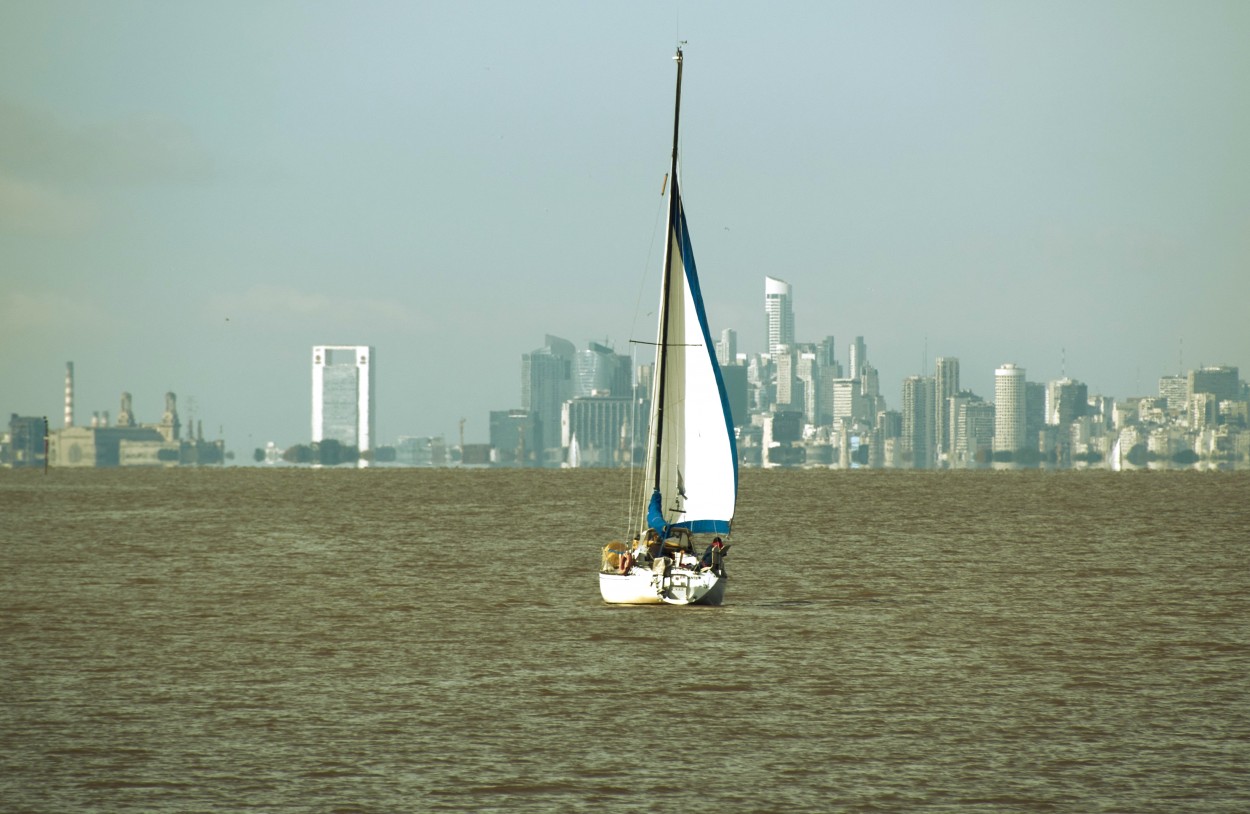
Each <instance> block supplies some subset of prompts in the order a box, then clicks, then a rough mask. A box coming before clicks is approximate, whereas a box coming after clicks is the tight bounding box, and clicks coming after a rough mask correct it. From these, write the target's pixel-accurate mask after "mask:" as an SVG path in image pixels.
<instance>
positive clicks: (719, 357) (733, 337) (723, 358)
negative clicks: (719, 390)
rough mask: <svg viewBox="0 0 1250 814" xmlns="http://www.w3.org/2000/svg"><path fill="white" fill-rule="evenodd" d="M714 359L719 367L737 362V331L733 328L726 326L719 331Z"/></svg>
mask: <svg viewBox="0 0 1250 814" xmlns="http://www.w3.org/2000/svg"><path fill="white" fill-rule="evenodd" d="M716 361H717V362H718V363H720V366H721V367H728V366H729V365H733V364H737V362H738V332H737V331H735V330H734V329H733V328H726V329H725V330H723V331H721V332H720V341H719V342H717V343H716Z"/></svg>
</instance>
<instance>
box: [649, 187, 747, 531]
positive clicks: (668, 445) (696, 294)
mask: <svg viewBox="0 0 1250 814" xmlns="http://www.w3.org/2000/svg"><path fill="white" fill-rule="evenodd" d="M674 169H675V168H674ZM669 195H670V196H671V197H670V202H669V227H668V233H669V241H668V246H667V247H666V248H665V252H666V257H665V262H664V267H665V277H666V279H665V283H664V285H663V287H662V293H661V302H660V309H661V310H660V313H661V318H660V327H659V338H658V340H657V343H656V344H657V347H658V350H659V353H658V354H657V364H656V370H655V383H654V386H653V388H652V391H651V394H652V398H653V399H656V400H657V403H656V404H655V405H654V406H653V418H652V426H651V444H650V449H651V453H650V454H651V458H652V460H651V467H652V468H651V469H650V470H649V471H650V472H651V473H653V474H654V480H653V481H652V483H651V488H652V494H651V499H650V501H649V511H648V516H647V524H648V525H649V526H650V527H652V528H655V529H656V530H657V531H661V532H665V533H667V531H668V529H670V528H686V529H689V530H690V531H692V532H694V533H705V532H706V533H718V534H725V533H728V532H729V526H730V522H731V521H732V520H733V515H734V501H735V499H736V498H737V493H738V454H737V446H736V444H735V442H734V428H733V419H732V418H731V416H730V412H729V401H728V399H727V398H726V395H725V383H724V381H723V379H722V378H721V372H720V365H719V364H718V363H717V361H716V353H715V346H714V345H713V344H712V337H711V333H710V332H709V330H708V326H707V316H706V315H705V313H704V310H703V296H702V294H701V293H700V291H699V277H698V275H697V274H696V272H695V263H694V251H693V249H692V248H691V245H690V233H689V231H688V230H687V227H686V213H685V211H684V210H683V208H682V203H681V192H680V188H679V186H678V183H677V178H676V173H675V172H674V174H673V180H672V182H671V186H670V188H669Z"/></svg>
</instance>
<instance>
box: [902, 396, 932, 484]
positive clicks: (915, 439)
mask: <svg viewBox="0 0 1250 814" xmlns="http://www.w3.org/2000/svg"><path fill="white" fill-rule="evenodd" d="M935 393H936V387H935V383H934V379H933V377H932V376H908V377H907V378H906V379H904V380H903V434H902V441H903V455H904V460H906V457H907V454H908V453H909V452H910V454H911V462H912V467H913V468H914V469H931V468H932V467H933V461H934V459H935V457H936V456H935V447H934V443H933V442H934V437H935V434H934V427H933V422H934V419H935V417H936V415H937V410H936V408H935V407H934V399H935Z"/></svg>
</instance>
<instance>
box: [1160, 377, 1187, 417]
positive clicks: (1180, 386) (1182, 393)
mask: <svg viewBox="0 0 1250 814" xmlns="http://www.w3.org/2000/svg"><path fill="white" fill-rule="evenodd" d="M1159 395H1160V396H1162V397H1164V398H1166V399H1167V400H1168V410H1170V411H1172V412H1173V413H1178V412H1182V411H1183V410H1184V409H1185V403H1186V402H1188V401H1189V377H1187V376H1161V377H1160V378H1159Z"/></svg>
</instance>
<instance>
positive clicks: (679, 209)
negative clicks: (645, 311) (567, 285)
mask: <svg viewBox="0 0 1250 814" xmlns="http://www.w3.org/2000/svg"><path fill="white" fill-rule="evenodd" d="M672 183H673V195H674V196H675V197H676V198H677V206H676V207H674V209H675V210H676V215H675V216H674V217H675V218H676V220H677V222H676V223H675V224H674V227H675V228H676V229H677V234H678V235H680V236H681V237H680V239H681V260H682V265H683V266H684V267H685V271H686V285H687V286H688V287H689V288H690V297H691V299H692V300H693V301H694V310H695V313H697V314H698V315H699V329H700V330H701V331H702V332H703V348H704V350H705V351H707V354H708V356H709V357H710V358H711V360H712V372H713V373H714V374H716V390H717V392H718V393H719V394H720V407H721V413H722V415H724V417H725V433H726V434H727V435H728V436H729V452H730V455H731V457H732V458H733V467H734V494H735V495H737V494H738V441H737V438H736V436H735V434H734V422H733V414H732V413H730V411H729V396H728V395H727V394H726V393H725V379H724V377H722V376H721V372H720V362H718V361H717V359H716V350H715V348H716V345H715V344H713V343H712V334H711V332H710V331H709V330H708V327H707V314H706V312H704V310H703V292H702V291H701V290H700V288H699V275H698V274H697V273H696V272H695V266H694V247H693V246H691V245H690V231H689V229H688V228H687V226H686V209H685V207H684V206H682V202H681V194H680V190H679V189H678V186H677V179H676V178H674V179H673V182H672ZM691 522H692V523H695V524H698V523H722V524H724V526H725V527H724V528H723V529H720V528H717V529H710V530H709V531H710V532H713V531H714V532H717V533H720V534H728V533H729V521H728V520H696V521H691ZM678 525H683V526H684V525H686V524H678ZM691 531H694V532H696V533H697V532H699V531H700V530H699V529H695V528H691Z"/></svg>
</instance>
